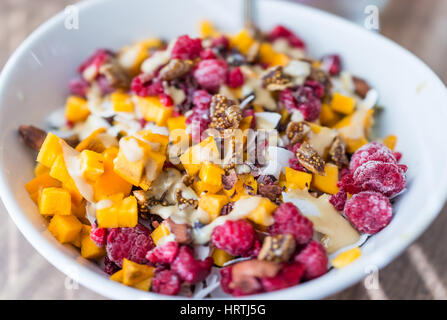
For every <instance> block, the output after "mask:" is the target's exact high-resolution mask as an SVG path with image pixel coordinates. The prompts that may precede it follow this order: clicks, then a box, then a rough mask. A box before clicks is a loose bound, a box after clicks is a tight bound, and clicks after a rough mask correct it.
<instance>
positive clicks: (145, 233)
mask: <svg viewBox="0 0 447 320" xmlns="http://www.w3.org/2000/svg"><path fill="white" fill-rule="evenodd" d="M152 248H154V243H153V241H152V238H151V232H150V230H149V229H147V228H146V227H144V226H143V225H141V224H138V225H137V226H136V227H134V228H116V229H109V234H108V236H107V245H106V250H107V254H108V256H109V258H110V260H111V261H113V262H114V263H116V264H117V265H118V266H120V267H121V266H122V264H123V259H124V258H126V259H129V260H131V261H133V262H136V263H140V264H145V263H147V262H148V261H147V260H146V254H147V252H148V251H149V250H152Z"/></svg>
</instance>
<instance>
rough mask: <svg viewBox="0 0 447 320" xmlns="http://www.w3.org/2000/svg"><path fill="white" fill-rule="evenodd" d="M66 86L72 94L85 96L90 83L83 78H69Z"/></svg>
mask: <svg viewBox="0 0 447 320" xmlns="http://www.w3.org/2000/svg"><path fill="white" fill-rule="evenodd" d="M68 87H69V89H70V92H71V93H72V94H74V95H77V96H80V97H83V98H85V97H86V95H87V91H88V89H89V88H90V83H88V82H87V81H86V80H84V79H83V78H75V79H72V80H70V82H69V83H68Z"/></svg>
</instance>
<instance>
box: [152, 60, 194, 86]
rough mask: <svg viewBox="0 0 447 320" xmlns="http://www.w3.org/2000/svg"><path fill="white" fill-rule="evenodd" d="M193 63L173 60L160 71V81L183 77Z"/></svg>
mask: <svg viewBox="0 0 447 320" xmlns="http://www.w3.org/2000/svg"><path fill="white" fill-rule="evenodd" d="M193 67H194V63H193V62H192V61H191V60H179V59H173V60H171V61H169V63H168V64H167V65H166V66H164V67H163V69H161V70H160V77H161V79H162V80H165V81H170V80H174V79H177V78H180V77H183V76H184V75H186V74H187V73H188V72H190V71H191V70H192V68H193Z"/></svg>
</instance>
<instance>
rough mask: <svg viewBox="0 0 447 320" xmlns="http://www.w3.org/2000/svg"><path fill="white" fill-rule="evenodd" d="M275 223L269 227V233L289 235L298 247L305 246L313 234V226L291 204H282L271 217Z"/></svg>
mask: <svg viewBox="0 0 447 320" xmlns="http://www.w3.org/2000/svg"><path fill="white" fill-rule="evenodd" d="M273 217H274V220H275V222H274V223H273V225H271V226H270V227H269V229H268V230H269V232H270V233H271V234H273V235H276V234H291V235H292V236H293V237H294V238H295V241H296V243H297V244H298V245H302V244H306V243H307V242H309V240H310V239H311V238H312V236H313V234H314V230H313V224H312V222H311V221H310V220H309V219H307V218H306V217H305V216H303V215H302V214H301V212H300V211H299V210H298V208H297V207H295V206H294V205H293V204H292V203H290V202H288V203H283V204H281V205H280V206H279V207H278V208H277V209H276V210H275V213H274V215H273Z"/></svg>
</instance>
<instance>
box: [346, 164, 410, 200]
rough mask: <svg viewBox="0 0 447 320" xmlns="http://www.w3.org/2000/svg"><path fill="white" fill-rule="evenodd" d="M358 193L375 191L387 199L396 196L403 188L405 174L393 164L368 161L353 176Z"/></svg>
mask: <svg viewBox="0 0 447 320" xmlns="http://www.w3.org/2000/svg"><path fill="white" fill-rule="evenodd" d="M353 180H354V185H355V186H356V187H357V188H358V190H359V191H376V192H380V193H382V194H383V195H385V196H387V197H391V196H393V195H395V194H398V193H399V192H401V191H402V190H403V188H404V187H405V173H404V172H403V171H402V170H401V169H400V168H399V167H398V166H397V165H395V164H393V163H384V162H379V161H368V162H366V163H364V164H363V165H361V166H360V167H358V168H357V169H356V170H355V172H354V174H353Z"/></svg>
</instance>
